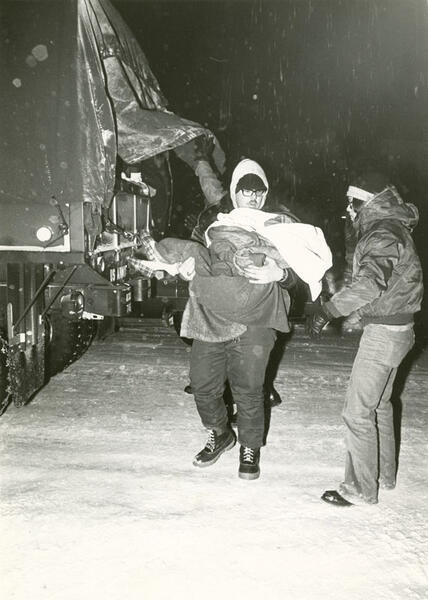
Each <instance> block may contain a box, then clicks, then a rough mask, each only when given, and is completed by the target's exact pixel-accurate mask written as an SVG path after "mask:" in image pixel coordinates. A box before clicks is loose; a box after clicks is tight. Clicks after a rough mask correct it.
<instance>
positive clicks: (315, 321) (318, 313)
mask: <svg viewBox="0 0 428 600" xmlns="http://www.w3.org/2000/svg"><path fill="white" fill-rule="evenodd" d="M332 318H333V316H332V315H331V314H330V312H329V311H328V310H327V309H326V307H325V306H323V305H322V304H318V306H316V308H315V309H314V310H313V311H311V313H310V314H307V315H306V323H305V331H306V333H307V335H309V337H310V338H312V339H316V338H319V337H320V335H321V331H322V329H323V328H324V327H325V326H326V325H327V323H329V322H330V321H331V320H332Z"/></svg>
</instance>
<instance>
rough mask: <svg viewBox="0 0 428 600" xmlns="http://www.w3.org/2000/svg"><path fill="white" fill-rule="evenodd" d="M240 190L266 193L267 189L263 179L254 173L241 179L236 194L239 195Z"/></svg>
mask: <svg viewBox="0 0 428 600" xmlns="http://www.w3.org/2000/svg"><path fill="white" fill-rule="evenodd" d="M240 190H252V191H253V192H266V191H267V188H266V186H265V184H264V183H263V179H262V178H261V177H259V176H258V175H254V173H248V174H247V175H244V177H241V179H240V180H239V181H238V183H237V184H236V189H235V192H236V193H238V192H239V191H240Z"/></svg>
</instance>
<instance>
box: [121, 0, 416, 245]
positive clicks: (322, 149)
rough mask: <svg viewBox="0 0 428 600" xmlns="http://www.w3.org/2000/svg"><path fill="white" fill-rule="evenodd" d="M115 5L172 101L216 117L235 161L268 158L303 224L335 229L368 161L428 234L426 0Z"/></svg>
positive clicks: (195, 114) (181, 109)
mask: <svg viewBox="0 0 428 600" xmlns="http://www.w3.org/2000/svg"><path fill="white" fill-rule="evenodd" d="M114 4H115V6H116V8H117V9H118V10H119V11H120V13H121V15H122V16H123V18H124V19H125V21H126V22H127V23H128V25H129V26H130V28H131V29H132V31H133V32H134V34H135V35H136V37H137V39H138V41H139V42H140V44H141V46H142V48H143V50H144V51H145V53H146V55H147V57H148V59H149V62H150V63H151V67H152V69H153V71H154V73H155V75H156V76H157V78H158V80H159V83H160V85H161V88H162V90H163V92H164V94H165V95H166V97H167V98H168V100H169V103H170V108H171V109H172V110H174V111H175V112H177V113H179V114H181V115H183V116H185V117H187V118H190V119H193V120H196V121H198V122H201V123H205V124H206V125H208V127H209V128H210V129H211V130H212V131H213V132H214V133H215V134H216V135H217V136H218V138H219V140H220V141H221V143H222V146H223V148H224V149H225V150H226V153H227V157H228V160H229V166H230V167H233V165H234V163H236V161H237V160H238V159H239V158H240V156H242V155H246V156H249V157H251V158H254V159H256V160H259V161H260V162H261V163H262V164H263V166H264V167H265V168H266V170H267V172H268V175H269V178H270V181H271V182H272V184H273V188H275V189H276V192H277V193H278V194H280V196H281V199H282V201H283V202H284V203H285V204H287V205H288V206H290V207H291V208H293V209H294V210H295V211H296V213H297V214H299V216H300V217H301V218H302V219H303V220H308V221H312V222H315V223H316V224H321V225H323V226H324V228H327V230H328V229H330V230H331V232H330V233H329V231H326V234H327V236H329V235H330V236H332V235H334V233H333V232H334V230H335V229H336V228H337V227H338V225H339V221H338V218H339V214H340V212H341V210H342V206H343V200H344V191H345V189H346V184H347V181H348V178H349V176H350V174H351V173H352V172H354V171H355V170H356V169H357V170H358V169H359V168H360V166H366V165H370V166H375V167H379V168H382V170H386V171H388V172H389V174H390V175H391V177H392V179H393V180H394V182H395V183H396V184H397V185H398V186H401V191H402V192H403V193H404V195H405V196H406V199H409V200H412V201H413V202H415V203H416V204H418V206H419V208H420V211H421V217H422V223H421V228H424V229H425V230H426V231H428V229H426V213H427V205H428V200H427V194H426V192H425V189H426V185H425V184H426V179H427V177H426V174H425V171H426V166H425V165H426V164H427V160H428V118H427V117H428V114H427V113H428V98H427V78H428V68H427V67H428V27H427V23H428V21H427V19H428V9H427V4H426V2H425V1H424V0H380V1H379V0H368V1H365V0H290V1H288V0H282V1H276V2H272V1H269V0H265V1H260V0H241V1H227V2H224V1H205V0H198V1H196V2H195V1H180V0H177V1H174V2H170V1H162V0H157V1H156V2H150V1H148V2H147V1H144V2H142V1H138V0H134V1H123V0H117V1H115V2H114ZM320 208H322V210H320ZM326 217H327V218H326Z"/></svg>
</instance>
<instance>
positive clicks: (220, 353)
mask: <svg viewBox="0 0 428 600" xmlns="http://www.w3.org/2000/svg"><path fill="white" fill-rule="evenodd" d="M268 190H269V184H268V181H267V178H266V175H265V173H264V171H263V169H262V168H261V166H260V165H259V164H258V163H256V162H254V161H252V160H249V159H244V160H242V161H241V162H240V163H239V164H238V165H237V166H236V168H235V170H234V172H233V174H232V180H231V184H230V199H229V201H230V202H231V205H232V206H233V207H234V208H244V207H247V208H254V209H258V210H261V209H262V208H263V205H264V204H265V201H266V196H267V193H268ZM226 202H227V199H225V198H224V197H223V205H224V204H225V203H226ZM214 210H215V211H216V214H217V213H218V212H219V210H221V208H219V207H218V206H217V207H216V208H215V209H214ZM208 224H209V223H207V224H206V226H207V225H208ZM200 225H201V224H199V226H200ZM206 226H204V228H206ZM245 277H247V278H248V279H249V280H250V281H251V282H252V283H255V284H258V283H259V284H263V283H264V284H269V283H272V285H273V286H274V290H275V293H276V294H277V295H278V302H277V305H278V311H277V313H278V314H277V327H275V329H276V328H277V329H280V330H282V331H288V330H289V326H288V317H287V313H288V309H289V304H290V301H289V295H288V292H287V291H286V288H287V287H289V286H290V285H292V284H294V282H295V275H294V274H293V272H292V271H291V269H285V270H283V269H281V268H280V267H278V266H277V264H276V263H275V261H274V260H273V259H270V258H269V257H268V258H267V259H266V261H265V264H264V265H263V266H261V267H256V266H248V267H247V268H246V270H245ZM276 282H278V283H279V285H277V283H276ZM190 290H191V288H190ZM275 329H274V328H273V327H271V326H270V327H253V326H246V325H242V324H240V323H234V322H231V321H228V320H227V319H225V318H223V317H221V316H219V315H218V314H216V313H215V311H213V310H210V309H207V308H204V307H202V306H201V305H200V304H198V302H197V300H196V298H195V297H194V296H192V293H191V291H190V297H189V300H188V303H187V306H186V309H185V311H184V314H183V320H182V325H181V335H182V336H183V337H187V338H191V339H193V340H194V341H193V345H192V350H191V358H190V381H191V386H192V391H193V394H194V397H195V402H196V407H197V410H198V413H199V415H200V417H201V421H202V423H203V425H204V426H205V427H206V428H207V430H208V432H209V435H208V440H207V442H206V445H205V446H204V448H203V449H202V450H201V451H200V452H198V454H197V455H196V456H195V458H194V461H193V464H194V465H195V466H197V467H207V466H210V465H212V464H213V463H215V462H216V461H217V460H218V458H219V457H220V456H221V454H223V453H224V452H225V451H226V450H229V449H231V448H232V447H233V446H234V445H235V443H236V436H235V433H234V432H233V430H232V429H231V428H230V425H229V422H228V415H227V410H226V406H225V403H224V401H223V391H224V388H225V382H226V379H228V381H229V385H230V388H231V391H232V394H233V399H234V402H235V403H236V405H237V407H238V415H237V428H238V441H239V443H240V445H241V448H240V460H239V477H240V478H242V479H256V478H258V477H259V475H260V466H259V462H260V448H261V447H262V446H263V444H264V432H265V423H264V421H265V418H264V416H265V415H264V393H263V383H264V379H265V372H266V366H267V363H268V360H269V355H270V353H271V350H272V348H273V345H274V343H275V339H276V333H275Z"/></svg>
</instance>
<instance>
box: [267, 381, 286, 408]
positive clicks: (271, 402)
mask: <svg viewBox="0 0 428 600" xmlns="http://www.w3.org/2000/svg"><path fill="white" fill-rule="evenodd" d="M264 395H265V402H266V404H267V405H268V406H270V407H271V408H274V407H275V406H279V405H280V404H281V402H282V399H281V396H280V395H279V393H278V392H277V391H276V389H275V388H274V387H273V386H272V387H271V388H268V389H266V390H265V393H264Z"/></svg>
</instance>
